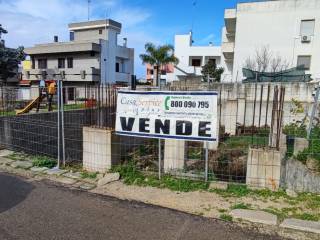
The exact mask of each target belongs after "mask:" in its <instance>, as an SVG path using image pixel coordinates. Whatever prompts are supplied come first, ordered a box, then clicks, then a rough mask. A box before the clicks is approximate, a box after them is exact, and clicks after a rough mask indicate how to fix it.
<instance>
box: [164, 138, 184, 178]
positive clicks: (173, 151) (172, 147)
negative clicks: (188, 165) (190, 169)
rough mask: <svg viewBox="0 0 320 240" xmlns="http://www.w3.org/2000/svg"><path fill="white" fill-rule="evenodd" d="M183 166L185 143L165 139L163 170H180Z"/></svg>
mask: <svg viewBox="0 0 320 240" xmlns="http://www.w3.org/2000/svg"><path fill="white" fill-rule="evenodd" d="M184 164H185V141H183V140H175V139H166V140H165V142H164V166H163V167H164V170H165V172H168V171H170V170H179V169H180V170H182V169H184Z"/></svg>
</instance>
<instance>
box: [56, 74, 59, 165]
mask: <svg viewBox="0 0 320 240" xmlns="http://www.w3.org/2000/svg"><path fill="white" fill-rule="evenodd" d="M56 82H57V87H58V99H57V101H58V111H57V114H58V122H57V124H58V164H57V168H58V169H59V168H60V81H59V80H56Z"/></svg>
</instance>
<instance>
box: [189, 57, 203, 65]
mask: <svg viewBox="0 0 320 240" xmlns="http://www.w3.org/2000/svg"><path fill="white" fill-rule="evenodd" d="M191 66H193V67H200V66H201V59H198V58H194V59H192V60H191Z"/></svg>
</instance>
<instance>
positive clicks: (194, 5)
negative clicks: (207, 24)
mask: <svg viewBox="0 0 320 240" xmlns="http://www.w3.org/2000/svg"><path fill="white" fill-rule="evenodd" d="M196 6H197V0H194V1H193V2H192V23H191V32H193V25H194V18H195V9H196Z"/></svg>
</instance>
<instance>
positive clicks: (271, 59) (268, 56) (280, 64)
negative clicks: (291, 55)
mask: <svg viewBox="0 0 320 240" xmlns="http://www.w3.org/2000/svg"><path fill="white" fill-rule="evenodd" d="M289 65H290V64H289V62H288V61H287V60H286V59H283V58H282V57H281V56H279V55H274V53H273V52H272V51H270V49H269V47H268V46H262V47H261V48H257V49H256V50H255V55H254V57H250V56H249V57H248V58H247V59H246V61H245V64H244V68H247V69H250V70H253V71H257V72H273V73H275V72H279V71H283V70H285V69H288V68H289Z"/></svg>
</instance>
